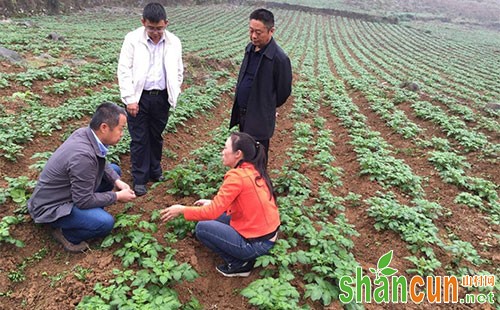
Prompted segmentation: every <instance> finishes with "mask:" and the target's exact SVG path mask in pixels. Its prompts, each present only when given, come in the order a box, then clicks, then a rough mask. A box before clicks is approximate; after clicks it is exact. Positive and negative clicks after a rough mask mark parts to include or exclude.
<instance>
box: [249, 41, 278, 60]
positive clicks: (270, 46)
mask: <svg viewBox="0 0 500 310" xmlns="http://www.w3.org/2000/svg"><path fill="white" fill-rule="evenodd" d="M252 46H253V44H252V43H251V42H250V43H249V44H248V45H247V48H246V51H245V52H246V53H250V52H251V51H252ZM275 54H276V41H274V37H271V40H269V43H267V47H266V49H265V50H264V56H266V57H267V58H269V59H273V58H274V55H275Z"/></svg>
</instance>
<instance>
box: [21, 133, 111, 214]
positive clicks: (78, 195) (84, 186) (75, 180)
mask: <svg viewBox="0 0 500 310" xmlns="http://www.w3.org/2000/svg"><path fill="white" fill-rule="evenodd" d="M103 177H104V178H107V180H109V181H111V182H112V183H114V182H115V181H116V180H117V179H118V178H119V176H118V174H117V173H116V172H115V171H114V170H113V169H112V168H111V167H109V165H108V164H106V158H105V157H104V156H103V155H102V154H101V151H100V150H99V146H98V145H97V141H96V139H95V137H94V134H93V133H92V129H90V127H87V128H80V129H78V130H76V131H75V132H74V133H73V134H72V135H71V136H70V137H69V138H68V139H67V140H66V141H65V142H64V143H63V144H62V145H61V146H59V148H58V149H57V150H56V151H55V152H54V154H52V156H51V157H50V159H49V160H48V161H47V164H46V165H45V168H44V169H43V171H42V173H41V174H40V178H39V179H38V183H37V185H36V187H35V190H34V191H33V194H32V195H31V198H30V200H29V201H28V211H29V213H30V215H31V217H32V218H33V219H34V220H35V223H51V222H54V221H55V220H57V219H59V218H61V217H63V216H66V215H68V214H70V213H71V209H72V208H73V205H74V206H76V207H78V208H80V209H90V208H97V207H105V206H108V205H110V204H112V203H114V202H115V201H116V193H115V192H112V191H109V192H103V193H97V192H96V189H97V187H98V186H99V185H100V184H101V181H102V179H103Z"/></svg>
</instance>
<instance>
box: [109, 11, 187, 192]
mask: <svg viewBox="0 0 500 310" xmlns="http://www.w3.org/2000/svg"><path fill="white" fill-rule="evenodd" d="M141 22H142V25H143V26H142V27H140V28H138V29H136V30H134V31H131V32H129V33H128V34H127V35H126V36H125V40H124V42H123V46H122V49H121V52H120V59H119V62H118V82H119V84H120V93H121V98H122V101H123V102H124V103H125V104H126V107H127V114H128V115H127V121H128V129H129V132H130V137H131V139H132V142H131V143H130V159H131V163H132V177H133V180H134V191H135V194H136V195H137V196H142V195H144V194H146V192H147V188H146V184H147V183H148V182H149V181H161V180H162V179H163V177H162V174H163V172H162V168H161V165H160V162H161V156H162V148H163V138H162V133H163V130H164V129H165V127H166V125H167V121H168V115H169V110H170V107H172V108H175V105H176V103H177V98H178V97H179V94H180V92H181V84H182V80H183V70H184V67H183V63H182V46H181V41H180V40H179V38H177V37H176V36H175V35H174V34H172V33H171V32H169V31H167V30H166V28H167V26H168V19H167V14H166V12H165V8H164V7H163V6H162V5H161V4H159V3H149V4H148V5H146V6H145V7H144V10H143V14H142V19H141Z"/></svg>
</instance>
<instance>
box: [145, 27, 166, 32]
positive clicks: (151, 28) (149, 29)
mask: <svg viewBox="0 0 500 310" xmlns="http://www.w3.org/2000/svg"><path fill="white" fill-rule="evenodd" d="M145 28H146V31H147V32H163V30H165V28H167V27H166V26H162V27H153V26H146V27H145Z"/></svg>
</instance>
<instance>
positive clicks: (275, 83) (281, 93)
mask: <svg viewBox="0 0 500 310" xmlns="http://www.w3.org/2000/svg"><path fill="white" fill-rule="evenodd" d="M251 49H252V43H249V44H248V45H247V47H246V48H245V57H244V58H243V62H242V64H241V68H240V73H239V75H238V83H237V84H236V93H238V86H239V85H240V82H241V80H242V79H243V75H244V74H245V71H246V68H247V64H248V58H249V54H250V53H251ZM291 92H292V66H291V64H290V59H289V58H288V56H287V55H286V54H285V52H284V51H283V50H282V49H281V47H279V46H278V44H276V41H275V40H274V38H271V41H270V42H269V45H268V46H267V48H266V49H265V51H264V54H263V55H262V58H261V60H260V62H259V64H258V65H257V72H256V74H255V78H254V81H253V84H252V88H251V90H250V96H249V98H248V103H247V112H246V117H245V128H244V130H243V131H244V132H246V133H248V134H249V135H251V136H253V137H254V138H255V139H257V140H267V139H270V138H271V137H272V136H273V133H274V127H275V124H276V108H277V107H279V106H281V105H283V104H284V103H285V101H286V99H287V98H288V97H289V96H290V94H291ZM239 122H240V114H239V107H238V103H237V102H236V96H235V101H234V103H233V109H232V112H231V122H230V124H229V128H232V127H233V126H235V125H238V124H239Z"/></svg>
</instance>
